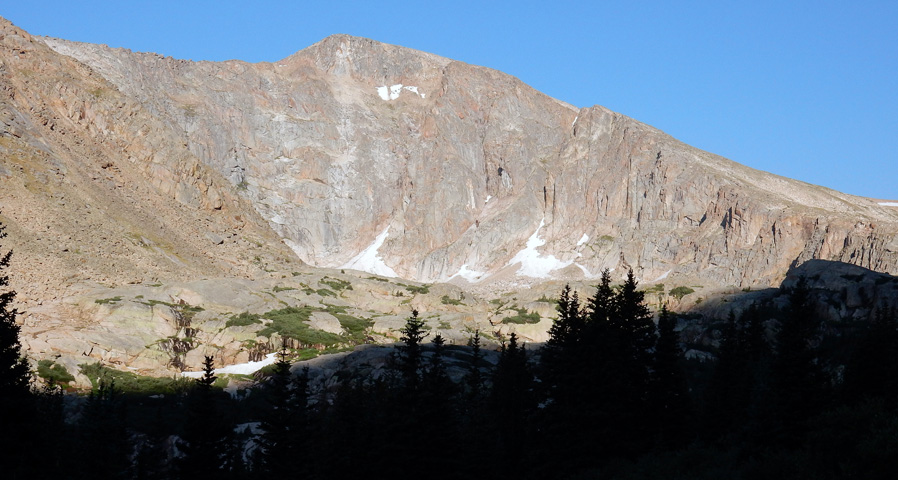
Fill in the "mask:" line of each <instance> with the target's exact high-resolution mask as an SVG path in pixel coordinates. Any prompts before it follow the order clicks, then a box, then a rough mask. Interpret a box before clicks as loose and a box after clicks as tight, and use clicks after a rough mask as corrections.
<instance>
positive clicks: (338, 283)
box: [318, 277, 352, 292]
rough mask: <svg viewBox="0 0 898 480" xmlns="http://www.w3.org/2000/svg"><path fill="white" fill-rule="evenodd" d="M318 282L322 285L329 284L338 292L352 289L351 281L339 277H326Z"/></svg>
mask: <svg viewBox="0 0 898 480" xmlns="http://www.w3.org/2000/svg"><path fill="white" fill-rule="evenodd" d="M318 283H320V284H322V285H327V286H328V287H331V288H332V289H334V290H336V291H338V292H341V291H343V290H352V284H351V283H349V282H347V281H345V280H340V279H339V278H330V277H324V278H322V279H321V280H319V281H318Z"/></svg>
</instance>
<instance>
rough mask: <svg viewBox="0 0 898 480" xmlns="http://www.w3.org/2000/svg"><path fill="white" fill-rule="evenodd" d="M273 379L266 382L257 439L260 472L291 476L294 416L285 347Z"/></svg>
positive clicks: (282, 349)
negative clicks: (264, 407) (292, 422)
mask: <svg viewBox="0 0 898 480" xmlns="http://www.w3.org/2000/svg"><path fill="white" fill-rule="evenodd" d="M274 366H275V368H274V375H272V376H271V379H270V380H269V382H268V385H267V389H266V392H265V393H266V396H267V400H268V405H267V407H268V408H267V409H266V411H265V416H264V417H263V421H262V430H263V431H264V432H265V433H264V434H263V435H262V437H261V438H260V442H259V443H260V447H261V448H260V451H261V452H262V455H261V459H260V463H261V465H259V466H258V467H259V470H261V471H262V472H263V473H264V474H266V475H273V476H275V477H284V476H290V464H291V463H292V461H293V460H294V458H293V455H294V454H295V453H296V452H294V451H292V450H293V448H291V447H292V445H291V444H292V443H293V440H294V438H293V435H292V434H294V433H295V432H291V428H290V427H291V425H290V424H291V420H292V417H293V415H294V414H296V413H297V412H294V411H292V408H291V407H292V406H293V405H292V404H291V401H290V400H291V399H290V397H291V395H292V392H291V379H290V377H291V375H290V362H289V361H287V347H286V345H282V346H281V350H280V352H278V360H277V362H275V364H274Z"/></svg>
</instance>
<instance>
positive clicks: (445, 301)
mask: <svg viewBox="0 0 898 480" xmlns="http://www.w3.org/2000/svg"><path fill="white" fill-rule="evenodd" d="M440 303H442V304H443V305H464V304H463V303H461V300H458V299H456V298H451V297H449V295H443V296H442V297H441V298H440Z"/></svg>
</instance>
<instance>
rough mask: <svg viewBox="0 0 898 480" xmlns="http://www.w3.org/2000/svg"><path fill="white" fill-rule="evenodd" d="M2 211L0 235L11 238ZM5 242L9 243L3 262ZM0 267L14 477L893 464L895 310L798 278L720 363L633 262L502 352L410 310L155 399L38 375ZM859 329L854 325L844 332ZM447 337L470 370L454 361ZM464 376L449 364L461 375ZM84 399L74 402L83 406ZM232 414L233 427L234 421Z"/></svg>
mask: <svg viewBox="0 0 898 480" xmlns="http://www.w3.org/2000/svg"><path fill="white" fill-rule="evenodd" d="M2 234H3V232H2V228H0V238H2ZM9 259H10V254H9V253H6V254H5V255H4V256H2V257H0V270H2V269H5V268H7V267H8V265H9ZM7 286H8V279H7V277H6V276H0V288H2V289H3V290H4V293H0V362H2V363H0V402H2V403H0V416H2V417H0V418H2V420H3V423H2V425H3V431H2V445H0V449H2V450H0V452H2V455H3V457H4V467H3V468H4V478H135V479H151V478H193V479H195V478H222V479H228V478H235V479H237V478H313V479H314V478H322V479H324V478H351V477H358V476H362V475H364V476H367V477H371V476H374V477H392V478H411V477H424V476H426V477H428V478H437V479H439V478H458V477H459V476H461V477H463V478H487V477H493V478H724V477H725V478H770V477H775V478H776V477H786V476H788V477H793V478H886V475H889V478H891V475H892V474H894V472H895V471H898V441H896V439H898V317H896V314H895V311H894V310H893V309H891V308H888V307H885V306H884V307H883V308H880V309H878V310H877V311H876V313H875V315H874V316H873V318H871V319H870V321H869V322H866V323H865V324H864V326H863V327H862V328H856V329H854V330H843V331H840V332H838V333H833V331H831V329H828V328H825V326H824V325H822V324H821V322H820V321H819V320H818V319H817V318H816V317H815V316H814V314H813V305H812V302H813V300H812V295H810V291H809V289H808V287H807V285H806V284H805V283H804V282H799V283H798V284H797V285H795V286H794V287H793V288H791V289H789V290H788V292H787V296H788V299H789V301H788V306H787V307H786V308H785V309H774V308H772V307H770V306H765V305H755V306H752V307H751V308H748V309H746V310H745V311H744V312H742V313H741V314H739V315H735V314H732V315H730V317H729V318H728V319H727V320H726V322H725V328H724V329H723V332H722V336H721V338H720V339H719V340H720V341H719V348H718V349H717V351H716V357H717V360H716V361H715V362H710V363H709V362H705V363H702V362H697V361H687V360H686V359H685V357H684V353H683V349H682V343H681V341H680V338H679V333H678V329H679V326H681V325H682V324H683V319H682V318H680V317H678V316H677V315H676V314H674V313H671V312H669V311H667V310H666V309H665V308H663V307H662V308H661V310H660V312H659V313H658V315H657V318H655V317H656V316H655V315H654V314H653V313H652V311H651V310H650V309H649V308H648V306H647V305H646V302H645V299H644V294H643V292H641V291H640V290H639V289H638V284H637V282H636V280H635V278H634V275H633V273H632V272H630V273H629V275H628V276H627V279H626V280H625V281H624V282H623V284H621V285H619V286H615V285H612V282H611V278H610V275H609V272H607V271H606V272H603V274H602V277H601V280H600V282H599V284H598V285H597V286H596V288H595V291H594V292H593V293H592V295H590V296H589V297H588V298H585V299H581V298H580V297H579V294H578V293H577V292H575V291H573V290H572V289H571V288H570V287H565V288H564V289H563V290H562V291H561V292H560V294H559V297H558V300H557V319H556V320H555V321H554V323H553V325H552V327H551V330H550V331H549V340H548V342H547V343H546V344H545V345H543V346H542V347H541V348H535V347H529V346H527V345H524V344H523V343H522V342H521V341H520V339H519V338H518V337H517V336H516V335H515V334H511V335H510V336H509V337H508V338H506V339H505V340H504V341H503V342H502V343H501V346H500V347H499V352H498V359H497V360H495V361H490V360H489V359H488V358H487V356H486V355H485V350H484V346H483V344H482V338H481V336H480V334H479V332H474V333H473V335H472V337H471V339H470V342H469V345H468V346H467V347H466V348H464V349H460V348H459V347H450V346H448V345H446V342H445V340H444V339H443V338H442V337H441V336H440V335H436V336H435V337H433V338H432V339H431V340H430V341H429V342H425V338H426V337H427V334H428V332H427V330H426V328H425V324H424V321H423V320H422V319H421V318H420V316H419V314H418V312H417V311H413V312H412V313H411V315H410V317H409V318H408V320H407V322H406V324H405V326H404V328H403V329H402V330H401V333H402V336H401V339H400V343H398V344H397V346H396V350H395V354H394V355H392V356H391V357H390V361H389V362H388V365H387V367H386V368H385V372H386V373H385V374H384V375H380V376H378V377H376V378H373V377H366V376H360V375H357V374H356V373H355V372H352V371H348V372H340V373H339V374H338V375H337V376H336V377H337V378H338V379H339V382H338V383H337V384H336V385H335V386H334V387H333V389H331V390H327V391H323V390H317V391H316V390H315V389H313V388H312V387H311V383H310V378H309V371H308V370H307V369H304V370H302V369H301V370H297V369H296V367H294V368H293V370H294V371H293V372H291V364H290V362H289V352H288V351H287V349H286V348H284V349H282V351H281V353H280V355H279V360H278V362H277V363H276V364H275V368H274V371H273V373H272V374H271V375H270V376H269V377H268V378H267V379H266V380H265V381H264V382H262V383H261V385H259V386H257V387H254V388H253V389H252V392H251V394H250V395H248V396H243V397H242V398H241V399H237V398H234V397H232V396H231V395H229V394H228V393H226V392H223V391H222V390H221V389H220V388H217V387H216V386H215V380H216V378H215V375H214V371H213V369H214V365H213V362H212V359H211V358H207V359H206V363H205V368H204V375H203V377H202V378H200V379H197V380H196V381H194V382H192V384H190V385H188V386H186V387H185V388H184V389H183V390H181V391H178V392H175V393H174V394H168V395H165V396H164V397H162V398H156V399H153V400H152V401H151V399H150V398H136V397H134V396H129V395H126V394H125V392H121V391H120V390H119V389H117V387H116V385H115V384H114V383H113V382H109V381H105V380H102V379H101V380H100V381H99V382H98V383H97V385H96V387H95V388H94V389H93V391H92V392H91V393H90V395H89V396H88V397H87V398H85V399H80V400H79V401H77V402H76V401H73V400H72V399H71V398H68V399H67V397H65V396H63V395H61V394H60V393H59V392H58V391H57V390H54V389H52V388H45V389H41V390H36V389H35V388H34V387H33V386H32V384H33V382H31V378H30V373H29V371H28V364H27V361H26V360H25V359H24V357H23V355H22V352H21V346H20V344H19V341H18V326H17V325H16V323H15V317H16V315H17V311H16V310H15V309H14V308H13V307H12V302H13V299H14V295H15V293H14V292H11V291H8V289H7ZM846 332H848V333H846ZM450 348H451V349H452V355H453V358H454V360H453V362H454V365H455V366H456V367H457V366H458V365H459V358H461V359H462V361H463V365H464V369H465V374H464V375H463V377H461V379H458V378H455V379H453V378H452V376H451V375H450V365H449V361H448V358H449V357H448V353H449V349H450ZM456 377H457V375H456ZM75 404H77V407H73V405H75ZM238 425H240V426H241V428H236V427H237V426H238Z"/></svg>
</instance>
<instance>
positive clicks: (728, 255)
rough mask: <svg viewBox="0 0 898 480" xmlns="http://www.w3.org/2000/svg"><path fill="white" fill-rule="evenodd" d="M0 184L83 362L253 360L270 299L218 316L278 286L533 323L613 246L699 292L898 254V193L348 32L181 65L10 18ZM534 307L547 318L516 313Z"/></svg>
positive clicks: (296, 293) (37, 342)
mask: <svg viewBox="0 0 898 480" xmlns="http://www.w3.org/2000/svg"><path fill="white" fill-rule="evenodd" d="M808 151H809V154H812V152H813V149H812V147H811V146H809V149H808ZM0 182H2V185H3V188H2V192H0V215H2V217H0V221H2V222H3V223H4V224H6V225H7V226H8V227H9V233H10V237H9V240H10V241H11V244H10V245H4V247H7V246H11V247H12V248H13V249H14V251H15V261H14V264H15V268H14V271H12V272H11V274H12V276H13V281H14V283H15V285H16V288H17V289H18V290H19V292H20V296H19V298H20V300H21V301H22V302H23V305H24V307H25V310H26V315H24V321H25V326H24V329H23V332H25V334H26V335H27V338H26V340H25V343H26V345H27V346H29V349H30V351H31V352H32V353H33V354H36V355H38V356H49V355H60V354H63V356H64V358H66V359H67V360H66V362H67V365H68V366H70V367H73V366H77V363H78V359H79V356H81V354H84V355H87V356H89V357H92V358H94V359H101V360H104V361H107V362H111V363H115V364H120V365H123V366H132V365H133V366H136V368H140V369H142V371H146V372H152V373H159V372H160V371H162V370H164V369H165V368H191V367H192V368H195V367H196V366H197V365H198V359H200V358H201V355H199V353H206V352H219V353H220V355H221V356H222V358H223V359H225V360H226V361H228V362H236V361H244V360H246V359H247V358H250V357H252V358H255V357H256V356H258V354H259V351H258V348H257V347H256V346H258V345H269V346H270V343H271V342H273V341H274V340H272V337H271V335H268V336H264V335H260V332H264V331H265V328H267V327H268V326H269V325H270V324H271V322H272V320H271V319H264V318H263V319H262V320H264V321H260V322H259V323H258V325H243V326H242V327H241V328H243V329H242V330H241V329H239V328H238V329H235V328H232V327H233V325H230V326H229V325H228V324H227V319H228V318H230V316H231V315H233V314H237V313H239V312H241V311H248V312H250V313H253V314H259V315H262V314H264V313H266V312H273V311H274V310H275V309H277V308H281V307H284V306H289V307H295V308H300V307H303V306H306V307H309V306H310V305H311V307H309V308H311V309H312V310H314V311H306V312H305V314H309V315H311V316H310V317H308V318H307V319H306V320H304V321H305V322H306V323H307V324H308V325H310V326H311V327H312V329H313V330H321V331H328V330H329V331H330V332H331V333H333V334H335V335H344V336H346V338H349V337H350V336H351V335H350V334H351V333H352V331H351V330H352V328H355V327H353V326H352V325H356V324H355V323H353V322H354V320H352V318H355V319H356V320H359V319H364V320H365V322H369V323H366V325H368V333H369V334H370V336H371V339H370V340H373V341H382V340H389V339H390V338H395V336H396V335H395V331H396V329H397V328H398V326H400V324H401V319H402V318H403V316H404V315H405V314H407V310H408V309H409V308H410V307H418V308H421V309H422V310H425V311H432V312H439V315H436V316H434V317H432V318H431V319H430V320H429V321H430V322H431V323H432V327H433V328H435V329H443V330H445V331H447V332H450V331H451V332H455V333H459V332H464V331H465V330H470V329H472V328H485V329H490V328H493V327H497V326H498V327H501V328H504V329H505V330H508V329H509V328H516V329H519V330H520V332H522V333H525V338H527V339H530V340H536V341H538V340H541V339H544V336H545V330H546V328H547V327H548V325H549V321H550V320H549V317H551V315H552V307H551V304H549V303H547V302H544V301H543V302H541V301H539V299H540V298H544V295H543V294H544V293H545V292H548V294H549V295H552V294H553V292H557V287H558V286H559V282H560V281H569V280H570V281H578V280H579V281H581V282H583V283H584V284H588V283H589V282H590V280H592V279H594V278H596V277H597V276H598V274H599V272H600V271H601V270H602V269H604V268H611V269H614V270H616V271H617V272H618V273H619V272H621V271H623V270H626V269H628V268H632V269H633V270H634V271H635V272H636V273H637V275H638V277H639V278H640V279H641V280H642V281H643V283H645V284H652V283H659V282H662V281H663V282H666V283H667V284H668V286H669V285H692V286H696V285H702V286H703V287H704V288H705V289H706V290H708V291H710V290H713V289H715V288H717V289H720V288H729V289H730V290H733V289H735V291H738V290H739V289H741V288H749V287H766V286H776V285H779V283H780V282H781V281H783V279H784V278H785V277H786V275H787V272H789V271H790V268H793V267H795V266H797V265H800V264H802V263H804V262H805V261H807V260H811V259H823V260H829V261H837V262H845V263H850V264H854V265H856V266H858V267H863V268H866V269H870V270H874V271H878V272H892V273H894V272H896V271H898V208H895V207H891V206H888V205H881V204H879V203H878V202H877V201H875V200H871V199H867V198H861V197H855V196H851V195H846V194H843V193H839V192H836V191H833V190H829V189H826V188H822V187H818V186H814V185H809V184H806V183H802V182H799V181H795V180H790V179H786V178H782V177H777V176H774V175H771V174H768V173H765V172H760V171H756V170H753V169H750V168H748V167H745V166H742V165H739V164H737V163H734V162H732V161H729V160H727V159H724V158H721V157H719V156H716V155H713V154H710V153H707V152H703V151H701V150H698V149H695V148H693V147H690V146H688V145H685V144H683V143H681V142H679V141H677V140H675V139H673V138H671V137H670V136H668V135H666V134H664V133H663V132H661V131H659V130H657V129H655V128H652V127H650V126H648V125H645V124H642V123H640V122H638V121H636V120H633V119H631V118H628V117H626V116H624V115H621V114H618V113H615V112H612V111H609V110H608V109H605V108H603V107H600V106H594V107H589V108H577V107H574V106H571V105H568V104H566V103H564V102H561V101H558V100H555V99H553V98H550V97H548V96H546V95H544V94H541V93H540V92H537V91H535V90H534V89H532V88H530V87H528V86H527V85H525V84H524V83H522V82H521V81H520V80H518V79H516V78H513V77H511V76H508V75H505V74H503V73H501V72H498V71H495V70H491V69H488V68H484V67H478V66H472V65H467V64H464V63H462V62H457V61H453V60H449V59H445V58H441V57H438V56H435V55H431V54H428V53H423V52H419V51H415V50H410V49H406V48H403V47H399V46H393V45H386V44H382V43H378V42H375V41H372V40H367V39H362V38H355V37H350V36H346V35H336V36H332V37H328V38H326V39H324V40H322V41H321V42H319V43H317V44H315V45H313V46H311V47H308V48H306V49H304V50H301V51H299V52H297V53H296V54H294V55H291V56H289V57H287V58H285V59H283V60H281V61H278V62H274V63H258V64H249V63H246V62H241V61H236V60H234V61H227V62H218V63H215V62H192V61H187V60H179V59H174V58H169V57H163V56H160V55H157V54H153V53H136V52H131V51H129V50H125V49H113V48H109V47H106V46H102V45H91V44H83V43H75V42H69V41H65V40H58V39H52V38H38V37H33V36H31V35H29V34H28V33H26V32H24V31H22V30H20V29H18V28H16V27H15V26H13V25H12V24H11V23H9V22H7V21H5V20H2V19H0ZM341 269H342V271H341ZM360 272H365V273H360ZM403 282H405V283H403ZM422 282H423V283H426V284H435V283H436V284H437V285H424V286H421V285H420V283H422ZM447 282H448V283H451V284H455V285H439V284H440V283H447ZM347 284H349V285H353V286H354V287H355V288H354V289H350V288H347V287H346V285H347ZM216 285H218V287H216ZM333 285H341V286H343V288H336V287H333ZM528 286H529V287H533V288H532V289H531V290H529V291H524V290H522V289H524V288H525V287H528ZM245 292H254V293H253V294H252V295H244V293H245ZM328 292H330V293H328ZM499 293H506V294H507V295H505V296H502V297H499V296H498V294H499ZM657 293H659V294H660V295H661V296H666V293H665V289H664V288H663V287H662V288H661V289H660V290H658V292H657ZM331 294H333V295H331ZM115 298H119V300H113V299H115ZM490 298H492V299H493V301H488V299H490ZM677 300H682V297H678V298H677ZM199 305H202V306H203V308H204V310H202V312H200V313H197V312H196V311H194V313H197V314H196V315H193V316H191V318H192V319H193V320H194V323H193V324H189V325H184V324H183V322H181V320H179V318H181V317H179V315H182V314H183V313H184V312H183V310H184V308H185V306H188V307H189V306H199ZM527 312H538V313H539V315H538V316H537V320H539V318H540V317H542V320H540V321H539V323H536V324H520V325H518V326H516V325H515V324H514V322H512V323H511V324H509V323H507V322H506V323H503V321H504V320H503V319H506V318H512V317H514V316H515V315H519V314H521V315H522V314H525V313H527ZM303 318H305V317H303ZM378 319H380V320H378ZM179 322H180V323H179ZM498 327H497V328H498ZM269 333H270V332H269ZM281 333H283V332H281ZM353 338H355V337H353ZM459 338H460V339H461V336H460V337H459ZM185 339H186V340H185ZM344 339H345V338H344ZM356 340H358V339H357V338H355V340H353V341H356ZM179 342H180V343H179ZM306 346H308V345H306ZM181 350H183V351H181ZM190 352H193V353H190Z"/></svg>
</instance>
